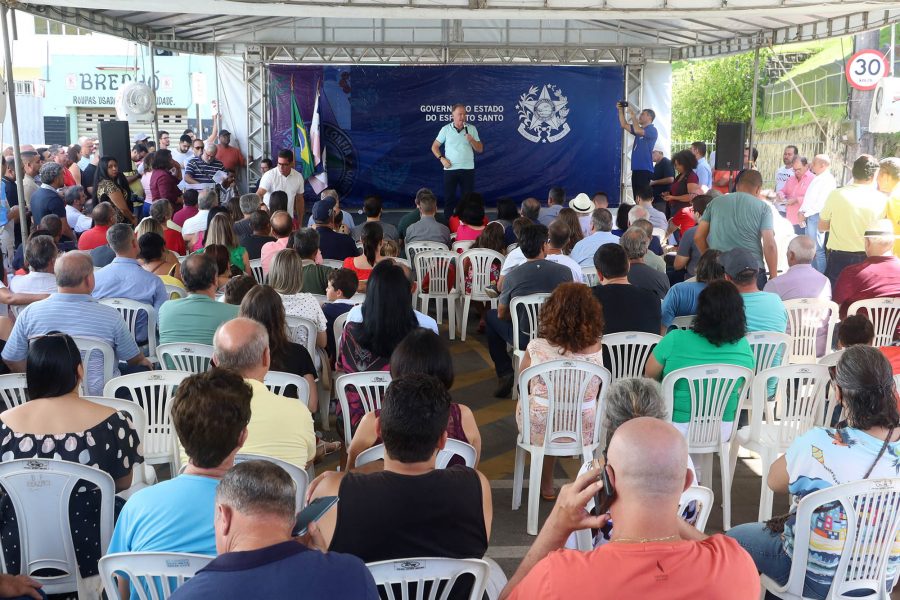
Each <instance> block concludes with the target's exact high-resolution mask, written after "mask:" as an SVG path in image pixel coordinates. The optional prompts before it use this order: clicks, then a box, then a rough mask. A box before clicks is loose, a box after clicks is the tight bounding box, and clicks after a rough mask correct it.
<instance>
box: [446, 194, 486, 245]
mask: <svg viewBox="0 0 900 600" xmlns="http://www.w3.org/2000/svg"><path fill="white" fill-rule="evenodd" d="M469 204H480V205H481V211H482V213H481V214H482V217H481V224H482V225H487V224H488V220H487V216H485V215H484V198H483V197H482V196H481V194H479V193H478V192H469V193H468V194H464V195H463V197H462V198H460V200H459V204H457V205H456V208H455V209H453V216H452V217H450V221H449V222H448V223H447V227H448V228H449V229H450V233H457V230H458V229H459V226H460V223H464V222H465V219H464V218H463V213H464V212H465V211H466V207H468V206H469ZM476 225H477V223H476ZM475 237H478V236H477V235H476V236H475ZM475 237H473V238H469V239H473V240H474V239H475ZM456 239H458V240H459V239H460V237H459V235H458V234H457V237H456Z"/></svg>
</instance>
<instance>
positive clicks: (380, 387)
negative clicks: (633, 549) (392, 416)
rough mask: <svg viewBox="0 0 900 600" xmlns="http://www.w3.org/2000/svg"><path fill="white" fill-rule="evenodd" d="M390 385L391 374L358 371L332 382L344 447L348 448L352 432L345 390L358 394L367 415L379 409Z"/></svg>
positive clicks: (348, 403)
mask: <svg viewBox="0 0 900 600" xmlns="http://www.w3.org/2000/svg"><path fill="white" fill-rule="evenodd" d="M390 384H391V374H390V373H388V372H387V371H360V372H359V373H347V374H345V375H341V376H340V377H338V378H337V379H336V380H335V382H334V387H335V391H336V392H337V397H338V402H340V403H341V417H342V418H343V421H344V443H345V445H344V447H345V448H349V447H350V439H351V438H352V437H353V431H352V428H351V426H350V402H349V400H348V399H347V390H349V389H350V388H354V389H355V390H356V392H357V393H358V394H359V399H360V402H361V403H362V407H363V411H364V412H365V413H366V414H368V413H370V412H372V411H374V410H376V409H379V408H381V401H382V400H383V399H384V393H385V392H386V391H387V388H388V386H389V385H390Z"/></svg>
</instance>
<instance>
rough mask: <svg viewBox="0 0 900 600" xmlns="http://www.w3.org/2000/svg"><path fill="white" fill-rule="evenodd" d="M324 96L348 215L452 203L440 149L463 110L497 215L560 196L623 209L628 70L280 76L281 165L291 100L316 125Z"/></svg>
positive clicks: (479, 179) (392, 70)
mask: <svg viewBox="0 0 900 600" xmlns="http://www.w3.org/2000/svg"><path fill="white" fill-rule="evenodd" d="M319 85H321V86H322V99H321V101H320V102H321V105H320V110H321V120H322V139H323V140H324V142H325V147H326V153H327V159H326V164H327V170H328V182H329V185H330V186H331V187H334V188H335V189H337V190H338V192H339V193H340V194H341V197H342V198H346V203H348V204H351V205H359V204H361V203H362V200H363V198H364V197H365V196H367V195H370V194H378V195H379V196H381V198H382V200H383V202H384V204H385V206H387V207H392V208H407V207H410V206H412V205H413V198H414V197H415V194H416V191H417V190H419V189H420V188H423V187H427V188H430V189H432V190H433V191H434V192H435V194H437V196H438V198H439V199H440V200H441V201H443V169H442V167H441V164H440V162H439V161H438V160H437V159H435V158H434V156H433V155H432V154H431V144H432V143H433V142H434V140H435V138H436V137H437V135H438V132H439V130H440V128H441V127H443V126H444V125H446V124H447V123H449V122H450V112H451V106H452V105H454V104H457V103H461V104H464V105H465V106H466V110H467V113H468V122H469V123H470V124H472V125H474V126H475V127H476V128H477V129H478V135H479V137H480V138H481V141H482V143H483V144H484V152H483V153H482V154H478V155H476V156H475V190H476V191H478V192H480V193H481V194H482V195H484V197H485V200H486V202H487V203H488V204H494V203H495V202H496V201H497V199H498V198H501V197H504V196H510V197H512V198H514V199H515V200H517V201H521V200H522V199H524V198H527V197H529V196H534V197H536V198H539V199H540V200H541V201H543V200H545V199H546V197H547V192H548V190H549V188H550V187H552V186H555V185H558V186H562V187H563V188H565V190H566V196H567V197H568V198H570V199H571V198H573V197H574V196H575V195H576V194H578V193H579V192H585V193H587V194H588V195H593V194H594V193H595V192H598V191H603V192H606V193H607V194H608V195H609V200H610V204H611V205H616V204H618V201H619V181H620V177H621V164H620V157H621V150H622V133H621V129H620V127H619V122H618V118H617V116H616V101H617V100H619V99H620V97H621V95H622V93H623V92H622V90H623V88H624V72H623V70H622V68H621V67H615V66H611V67H556V66H478V65H473V66H427V67H426V66H306V65H303V66H294V65H291V66H287V65H273V66H271V67H270V95H269V98H270V111H271V114H270V117H271V118H270V124H271V140H272V156H275V155H276V153H277V152H278V150H280V149H282V148H291V140H292V136H291V130H292V122H291V94H292V93H293V94H294V97H295V98H296V100H297V104H298V106H299V107H300V112H301V113H302V117H303V119H304V120H305V121H306V123H307V125H308V124H309V122H310V120H311V118H312V112H313V103H314V102H315V92H316V86H319ZM307 193H310V191H309V186H307Z"/></svg>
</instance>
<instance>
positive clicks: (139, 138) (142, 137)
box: [131, 133, 150, 144]
mask: <svg viewBox="0 0 900 600" xmlns="http://www.w3.org/2000/svg"><path fill="white" fill-rule="evenodd" d="M149 139H150V136H149V135H147V134H146V133H138V134H135V136H134V138H132V140H131V143H132V144H140V143H141V142H143V141H146V140H149Z"/></svg>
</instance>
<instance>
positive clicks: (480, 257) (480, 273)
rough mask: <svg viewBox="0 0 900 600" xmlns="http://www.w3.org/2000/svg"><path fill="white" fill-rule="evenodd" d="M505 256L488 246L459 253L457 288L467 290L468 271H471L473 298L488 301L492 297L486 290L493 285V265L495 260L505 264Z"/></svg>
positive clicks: (471, 294)
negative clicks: (459, 266)
mask: <svg viewBox="0 0 900 600" xmlns="http://www.w3.org/2000/svg"><path fill="white" fill-rule="evenodd" d="M503 259H504V256H503V255H502V254H500V253H499V252H496V251H495V250H490V249H488V248H473V249H471V250H466V251H465V252H463V253H462V254H460V255H459V264H460V265H461V268H458V269H456V289H458V290H460V291H462V292H465V289H466V272H467V271H468V272H469V273H471V276H472V285H471V290H472V291H471V292H470V293H469V294H468V295H470V296H471V297H472V299H473V300H481V301H488V300H490V299H491V297H490V296H488V295H487V292H485V291H484V290H485V289H486V288H487V287H488V286H489V285H491V265H493V264H494V263H495V262H496V263H499V264H500V265H502V264H503Z"/></svg>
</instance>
